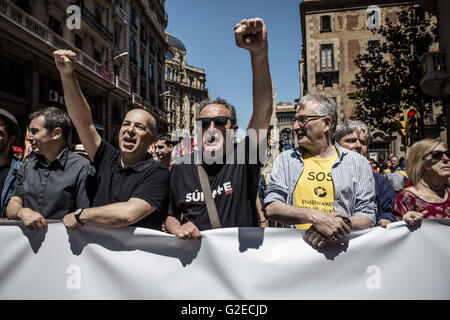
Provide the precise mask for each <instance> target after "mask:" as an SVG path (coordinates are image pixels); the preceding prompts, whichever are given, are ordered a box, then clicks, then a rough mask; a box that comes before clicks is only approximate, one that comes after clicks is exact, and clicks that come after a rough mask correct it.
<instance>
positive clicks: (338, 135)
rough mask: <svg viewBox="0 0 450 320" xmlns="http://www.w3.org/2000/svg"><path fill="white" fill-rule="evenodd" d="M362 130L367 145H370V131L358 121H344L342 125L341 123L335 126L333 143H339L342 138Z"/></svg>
mask: <svg viewBox="0 0 450 320" xmlns="http://www.w3.org/2000/svg"><path fill="white" fill-rule="evenodd" d="M360 130H362V131H364V135H365V138H366V140H367V144H370V137H371V136H370V129H369V126H368V125H367V124H365V123H364V122H362V121H358V120H345V121H344V123H341V124H340V125H338V126H337V128H336V132H335V133H334V141H336V142H339V141H340V140H341V139H342V138H343V137H345V136H346V135H348V134H351V133H353V132H355V131H356V132H358V133H359V131H360Z"/></svg>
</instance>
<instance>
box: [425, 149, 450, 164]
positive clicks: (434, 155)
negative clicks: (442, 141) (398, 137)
mask: <svg viewBox="0 0 450 320" xmlns="http://www.w3.org/2000/svg"><path fill="white" fill-rule="evenodd" d="M429 154H431V157H432V158H433V159H434V160H437V161H440V160H441V159H442V157H443V156H444V154H445V155H446V156H447V159H450V151H448V150H446V151H440V150H434V151H431V152H428V153H427V154H426V155H424V156H423V158H422V160H423V159H425V158H426V157H427V156H428V155H429Z"/></svg>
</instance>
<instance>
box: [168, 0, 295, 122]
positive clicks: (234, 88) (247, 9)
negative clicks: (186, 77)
mask: <svg viewBox="0 0 450 320" xmlns="http://www.w3.org/2000/svg"><path fill="white" fill-rule="evenodd" d="M300 2H301V1H300V0H279V1H275V0H239V1H238V0H225V1H221V0H167V1H166V11H167V13H168V15H169V24H168V26H167V28H166V32H168V33H170V34H172V35H173V36H174V37H176V38H178V39H180V40H181V41H182V42H183V43H184V45H185V47H186V51H187V63H188V64H189V65H192V66H195V67H199V68H203V69H205V72H206V86H207V88H208V90H209V94H210V96H211V98H215V97H223V98H225V99H227V100H228V101H229V102H230V103H231V104H233V105H234V106H235V107H236V109H237V118H238V125H239V127H240V128H242V129H246V128H247V125H248V121H249V120H250V115H251V112H252V86H251V84H252V78H251V65H250V54H249V53H248V52H247V51H245V50H244V49H241V48H238V47H236V45H235V42H234V32H233V28H234V26H235V24H236V23H238V22H239V21H241V20H242V19H244V18H253V17H260V18H262V19H263V20H264V22H265V23H266V26H267V30H268V40H269V63H270V71H271V74H272V80H273V84H274V87H276V88H277V91H278V99H277V102H292V103H294V100H295V99H297V98H298V97H299V95H300V85H299V71H298V60H299V58H300V48H301V32H300V11H299V3H300Z"/></svg>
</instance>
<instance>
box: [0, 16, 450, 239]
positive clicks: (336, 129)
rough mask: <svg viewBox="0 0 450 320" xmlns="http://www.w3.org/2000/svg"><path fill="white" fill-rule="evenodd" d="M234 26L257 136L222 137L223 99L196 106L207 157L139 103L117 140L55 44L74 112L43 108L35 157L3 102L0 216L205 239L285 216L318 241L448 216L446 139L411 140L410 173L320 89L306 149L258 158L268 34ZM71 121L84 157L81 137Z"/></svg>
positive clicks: (268, 87)
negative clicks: (245, 61) (370, 154)
mask: <svg viewBox="0 0 450 320" xmlns="http://www.w3.org/2000/svg"><path fill="white" fill-rule="evenodd" d="M234 32H235V39H236V45H237V46H238V47H240V48H243V49H245V50H247V51H248V52H249V53H250V59H251V66H252V75H253V81H252V85H253V88H252V90H253V91H252V92H253V113H252V115H251V119H250V122H249V125H248V128H247V130H251V131H252V132H253V133H256V135H255V136H254V139H253V140H252V139H249V138H248V137H247V138H246V139H243V140H241V141H239V142H238V143H234V144H232V145H230V144H228V143H226V142H227V139H226V138H225V137H228V136H229V135H230V133H231V135H233V134H234V133H235V132H236V130H237V129H238V126H237V119H236V110H235V108H234V106H232V105H231V104H230V103H229V102H227V101H226V100H225V99H221V98H216V99H214V100H209V101H204V102H203V103H202V104H201V105H200V107H199V108H198V112H197V121H199V122H200V123H201V128H202V130H201V131H202V132H201V134H202V137H199V138H198V139H197V140H196V141H197V142H198V144H199V145H200V147H201V148H199V149H200V150H201V154H202V157H201V160H200V161H196V159H195V152H191V153H186V154H184V155H182V157H181V158H180V159H179V160H180V161H174V159H173V157H171V155H172V154H173V150H174V147H175V145H176V144H177V142H176V141H172V140H171V137H170V136H169V135H157V133H156V132H155V128H156V122H155V119H154V118H153V116H152V115H151V113H150V112H148V111H147V110H146V109H143V108H136V109H132V110H130V111H129V112H128V113H127V114H126V115H125V117H124V119H123V122H122V126H121V129H120V131H119V134H118V141H119V149H118V150H117V149H115V148H114V147H113V146H112V145H110V144H109V143H108V142H107V141H105V140H104V139H103V138H102V137H101V136H100V135H99V134H98V132H97V131H96V129H95V126H94V123H93V120H92V116H91V110H90V107H89V105H88V103H87V101H86V99H85V97H84V96H83V93H82V91H81V88H80V86H79V84H78V81H77V77H76V71H75V69H76V54H75V53H74V52H72V51H68V50H58V51H55V52H54V53H53V54H54V58H55V64H56V67H57V69H58V71H59V73H60V76H61V82H62V85H63V89H64V97H65V103H66V108H67V113H66V112H65V111H63V110H60V109H57V108H44V109H42V110H40V111H37V112H34V113H32V114H31V115H30V118H29V119H30V123H29V126H28V135H27V141H28V143H29V144H30V145H31V148H32V153H31V154H30V155H29V156H27V157H26V158H25V159H22V158H21V157H22V156H23V150H20V149H18V148H17V147H14V145H16V144H17V141H16V140H17V138H18V137H19V136H20V132H21V131H20V128H19V126H18V123H17V120H16V119H15V118H14V116H13V115H12V114H10V113H8V112H7V111H5V110H3V109H0V186H1V187H2V194H1V195H2V196H1V216H0V218H8V219H14V220H21V221H22V222H23V224H24V225H25V226H26V227H27V228H29V229H30V230H34V231H38V230H42V229H44V228H45V227H46V225H47V219H59V220H62V222H63V223H64V225H65V227H66V228H67V229H69V230H76V229H78V228H80V227H82V226H83V225H85V224H95V225H102V226H108V227H124V226H140V227H145V228H151V229H155V230H160V231H165V232H169V233H171V234H174V235H175V236H177V237H179V238H182V239H199V238H200V237H201V231H203V230H208V229H212V228H226V227H258V226H259V227H265V226H284V227H286V226H289V227H295V228H301V229H306V230H307V231H306V233H305V236H306V239H307V241H309V242H310V243H311V244H312V245H313V246H314V247H325V246H331V245H333V244H335V243H337V242H339V241H341V239H342V237H343V236H345V235H347V234H349V233H350V232H352V231H356V230H363V229H367V228H371V227H374V226H381V227H386V226H387V225H388V224H390V223H392V222H395V221H398V220H402V219H403V220H404V221H406V223H407V224H408V225H409V226H410V227H411V228H412V229H416V228H418V227H419V226H420V224H421V222H422V220H423V219H426V218H450V197H449V192H450V188H449V184H448V181H449V177H450V153H449V151H448V149H447V148H446V147H445V146H444V144H443V143H442V141H440V140H438V139H424V140H421V141H419V142H417V143H415V144H414V145H413V146H411V147H410V148H408V152H407V154H406V171H405V170H404V168H402V167H401V166H400V161H399V159H398V158H397V157H395V156H392V157H390V159H389V167H386V168H384V170H380V169H379V168H377V166H376V165H375V161H373V160H371V161H369V160H368V159H367V147H368V145H369V144H370V139H371V133H370V130H369V127H368V126H367V125H366V124H364V123H363V122H361V121H355V120H347V121H345V122H343V123H341V124H338V121H337V120H338V119H337V109H336V104H335V102H334V100H333V99H331V98H329V97H326V96H324V95H313V94H308V95H305V96H303V97H302V98H301V99H300V101H299V104H298V108H297V111H296V114H295V119H294V121H293V124H292V126H293V127H292V129H293V131H294V132H295V134H296V136H297V139H298V145H299V147H298V148H291V149H288V150H286V151H284V152H282V153H281V154H280V155H278V157H277V158H276V159H275V160H274V162H273V164H271V166H270V170H267V167H265V166H264V163H263V161H262V160H261V159H259V158H258V159H257V161H254V157H253V156H254V155H255V154H257V153H258V149H259V148H264V147H265V141H266V137H265V136H264V135H263V134H261V132H267V131H266V130H261V129H268V127H269V123H270V117H271V114H272V81H271V77H270V68H269V59H268V44H267V30H266V26H265V24H264V22H263V21H262V20H261V19H259V18H253V19H248V20H247V19H244V20H242V21H241V22H239V23H238V24H236V26H235V27H234ZM72 124H73V126H74V127H75V128H76V130H77V133H78V136H79V138H80V140H81V143H82V145H81V146H82V152H81V153H82V156H80V152H79V151H80V150H78V151H77V150H76V149H74V148H72V147H71V141H70V140H71V130H72ZM252 143H253V144H256V147H255V146H254V145H253V146H252ZM151 145H152V146H153V150H154V154H153V155H152V154H151V153H149V152H148V150H149V147H150V146H151ZM263 145H264V147H263ZM225 159H226V161H225ZM230 159H231V160H232V161H228V160H230ZM239 159H241V160H242V161H239ZM261 174H263V177H264V178H266V179H263V178H262V175H261Z"/></svg>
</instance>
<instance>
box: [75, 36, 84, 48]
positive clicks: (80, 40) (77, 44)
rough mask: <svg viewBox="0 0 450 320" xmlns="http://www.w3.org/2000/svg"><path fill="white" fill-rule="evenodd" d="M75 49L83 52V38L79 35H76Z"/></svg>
mask: <svg viewBox="0 0 450 320" xmlns="http://www.w3.org/2000/svg"><path fill="white" fill-rule="evenodd" d="M75 47H77V48H78V49H80V50H83V38H81V37H80V36H79V35H77V34H76V35H75Z"/></svg>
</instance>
